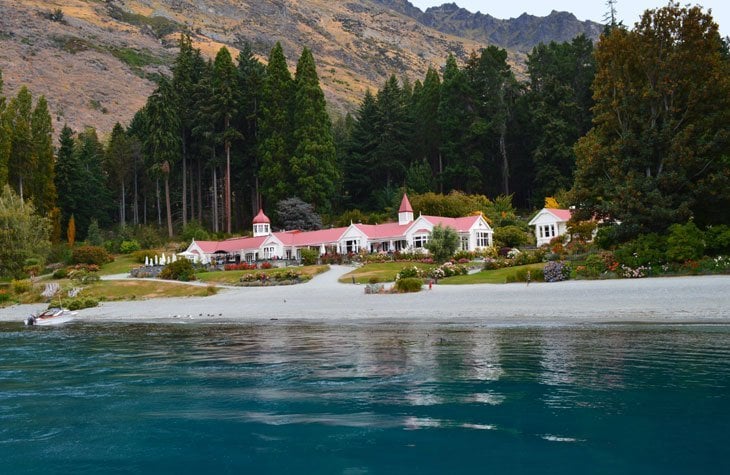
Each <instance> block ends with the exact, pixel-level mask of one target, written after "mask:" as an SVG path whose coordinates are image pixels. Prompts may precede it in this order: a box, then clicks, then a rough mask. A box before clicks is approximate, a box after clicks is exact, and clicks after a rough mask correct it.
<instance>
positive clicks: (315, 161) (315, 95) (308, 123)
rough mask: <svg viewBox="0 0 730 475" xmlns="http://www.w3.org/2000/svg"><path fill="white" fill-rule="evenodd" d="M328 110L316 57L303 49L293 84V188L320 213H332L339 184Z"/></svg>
mask: <svg viewBox="0 0 730 475" xmlns="http://www.w3.org/2000/svg"><path fill="white" fill-rule="evenodd" d="M326 106H327V104H326V103H325V100H324V93H323V92H322V89H321V88H320V85H319V77H318V76H317V70H316V66H315V64H314V57H313V56H312V53H311V51H309V49H307V48H304V50H303V51H302V55H301V57H300V58H299V62H298V63H297V71H296V76H295V80H294V120H293V125H294V131H293V136H294V140H295V141H296V148H295V149H294V154H293V156H292V157H291V173H292V179H293V183H292V185H293V186H294V187H295V188H296V189H297V190H298V192H299V193H298V195H299V196H300V197H301V198H302V199H303V200H304V201H306V202H308V203H311V204H312V205H314V206H315V208H316V209H317V210H319V212H320V213H321V212H328V211H330V210H331V208H332V199H333V197H334V195H335V190H336V189H337V182H338V181H339V172H338V169H337V163H336V155H335V146H334V141H333V139H332V123H331V122H330V118H329V115H328V114H327V110H326Z"/></svg>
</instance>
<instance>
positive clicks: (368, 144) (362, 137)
mask: <svg viewBox="0 0 730 475" xmlns="http://www.w3.org/2000/svg"><path fill="white" fill-rule="evenodd" d="M377 117H378V106H377V102H376V101H375V97H374V96H373V95H372V93H371V92H370V90H369V89H368V90H367V91H365V97H364V98H363V100H362V103H361V104H360V107H359V109H358V110H357V114H356V120H355V123H354V125H353V128H352V133H351V134H350V140H349V143H348V144H347V151H348V155H349V156H348V158H347V160H345V161H344V163H343V164H342V166H343V185H344V189H345V193H346V195H347V196H348V198H349V200H348V201H349V203H350V204H351V205H355V206H357V207H360V208H365V209H374V202H373V200H372V198H373V191H374V189H375V186H376V182H375V180H376V177H375V167H374V163H375V150H376V148H377V146H378V140H379V138H380V134H379V133H378V129H377Z"/></svg>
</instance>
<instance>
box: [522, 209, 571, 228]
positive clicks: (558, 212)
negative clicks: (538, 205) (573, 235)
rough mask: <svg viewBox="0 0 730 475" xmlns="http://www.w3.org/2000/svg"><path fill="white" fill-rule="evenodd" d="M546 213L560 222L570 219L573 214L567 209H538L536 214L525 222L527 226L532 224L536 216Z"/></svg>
mask: <svg viewBox="0 0 730 475" xmlns="http://www.w3.org/2000/svg"><path fill="white" fill-rule="evenodd" d="M546 213H547V214H550V215H552V216H553V217H554V218H555V219H556V220H557V221H561V222H568V221H570V217H571V216H572V215H573V212H572V211H571V210H569V209H557V208H543V209H541V210H540V211H538V212H537V214H536V215H535V216H534V217H533V218H532V219H531V220H530V222H529V223H527V224H528V225H529V226H532V225H534V224H535V221H536V220H537V218H539V217H540V216H543V215H545V214H546Z"/></svg>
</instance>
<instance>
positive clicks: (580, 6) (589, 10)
mask: <svg viewBox="0 0 730 475" xmlns="http://www.w3.org/2000/svg"><path fill="white" fill-rule="evenodd" d="M451 1H454V2H455V3H456V4H457V5H459V6H460V7H463V8H466V9H467V10H469V11H471V12H477V11H481V12H482V13H488V14H490V15H492V16H493V17H495V18H502V19H506V18H516V17H518V16H520V15H521V14H523V13H529V14H530V15H536V16H545V15H548V14H549V13H550V12H551V11H552V10H558V11H567V12H571V13H573V14H575V16H576V17H578V19H580V20H593V21H596V22H599V23H603V17H604V16H605V14H606V11H607V8H606V1H605V0H582V1H575V0H550V1H545V0H507V1H505V0H502V1H489V0H450V1H448V2H447V1H443V0H410V2H411V3H412V4H414V5H415V6H417V7H419V8H420V9H421V10H425V9H426V8H428V7H432V6H436V5H441V4H443V3H451ZM687 3H690V4H692V5H696V4H698V5H702V6H703V7H704V9H705V10H707V9H712V16H713V18H714V19H715V22H716V23H717V24H718V25H720V33H721V34H722V35H723V36H727V35H730V1H728V0H704V1H702V2H687V1H680V4H681V5H685V4H687ZM666 4H667V2H666V1H664V0H618V2H617V4H616V11H617V13H618V18H619V20H623V22H624V25H626V26H628V27H633V26H634V23H636V22H637V21H639V18H640V17H641V14H642V13H643V12H644V10H647V9H650V8H659V7H663V6H665V5H666Z"/></svg>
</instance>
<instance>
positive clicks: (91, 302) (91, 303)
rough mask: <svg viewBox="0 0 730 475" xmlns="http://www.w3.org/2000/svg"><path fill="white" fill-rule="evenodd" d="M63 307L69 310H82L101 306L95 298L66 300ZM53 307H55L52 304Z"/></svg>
mask: <svg viewBox="0 0 730 475" xmlns="http://www.w3.org/2000/svg"><path fill="white" fill-rule="evenodd" d="M61 303H62V305H63V306H64V307H66V308H67V309H69V310H81V309H83V308H92V307H97V306H98V305H99V301H98V300H97V299H95V298H93V297H75V298H72V299H65V300H63V301H62V302H61ZM51 305H53V304H52V303H51Z"/></svg>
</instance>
